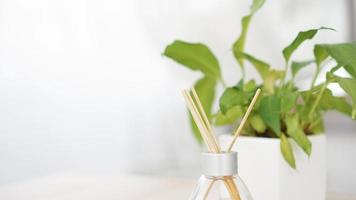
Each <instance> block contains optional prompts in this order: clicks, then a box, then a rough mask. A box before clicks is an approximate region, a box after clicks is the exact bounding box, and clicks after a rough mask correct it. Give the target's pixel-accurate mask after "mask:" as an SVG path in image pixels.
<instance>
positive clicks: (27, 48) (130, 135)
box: [0, 0, 356, 192]
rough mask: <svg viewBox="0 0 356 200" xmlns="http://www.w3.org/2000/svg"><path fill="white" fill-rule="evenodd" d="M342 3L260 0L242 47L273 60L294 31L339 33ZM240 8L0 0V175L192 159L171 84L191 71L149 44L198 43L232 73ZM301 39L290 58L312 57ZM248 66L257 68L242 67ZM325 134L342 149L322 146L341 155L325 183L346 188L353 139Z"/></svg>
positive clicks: (243, 8)
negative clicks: (322, 29) (263, 2)
mask: <svg viewBox="0 0 356 200" xmlns="http://www.w3.org/2000/svg"><path fill="white" fill-rule="evenodd" d="M347 6H348V5H347V2H346V1H333V0H329V1H322V0H317V1H307V0H298V1H285V0H274V1H272V0H271V1H268V2H267V4H266V6H265V7H264V8H263V9H262V10H261V12H260V13H259V14H257V15H256V17H255V21H254V22H253V24H252V26H251V35H250V37H249V39H248V46H247V49H248V50H249V51H250V52H254V53H255V54H256V55H257V56H258V57H260V58H263V59H266V60H268V61H269V62H270V63H271V64H273V65H275V66H277V67H280V66H281V64H282V63H283V62H282V57H281V56H280V50H281V49H282V48H283V47H284V46H286V45H287V44H288V43H289V42H290V41H291V40H292V39H293V37H294V35H295V34H296V33H297V32H298V31H299V30H303V29H308V28H314V27H320V26H322V25H323V26H331V27H334V28H335V29H337V30H338V31H337V32H335V33H329V32H323V33H321V34H320V37H318V39H317V40H316V41H318V42H323V41H328V42H342V41H346V40H348V39H349V32H350V30H349V28H348V27H349V26H348V25H349V24H348V23H349V19H348V13H347V11H348V9H347ZM247 8H248V2H247V1H246V2H245V1H244V2H242V1H235V0H224V1H216V0H189V1H188V0H174V1H173V0H171V1H165V0H151V1H144V0H137V1H130V0H120V1H114V0H103V1H93V0H63V1H45V0H32V1H26V0H11V1H10V0H0V94H1V98H0V184H6V183H9V182H14V181H21V180H26V179H30V178H34V177H38V176H45V175H48V174H52V173H56V172H61V171H69V170H82V171H83V170H85V171H92V172H95V173H129V172H146V173H148V172H152V173H156V172H157V171H158V172H159V173H160V174H164V173H165V172H164V171H169V170H171V169H187V168H188V169H189V168H190V167H196V166H197V164H198V163H197V161H196V157H197V155H198V152H199V148H198V147H197V146H196V145H195V142H194V140H193V137H192V136H191V134H190V132H189V131H190V130H189V126H188V122H187V120H186V110H185V106H184V104H183V101H182V98H181V96H180V90H181V89H182V88H185V87H188V86H190V84H191V83H192V82H193V81H194V80H195V78H197V77H198V76H199V74H196V73H191V72H189V71H188V70H185V69H183V68H182V67H178V66H177V65H176V64H174V63H173V62H171V61H169V60H168V59H165V58H162V56H161V55H160V54H161V52H162V51H163V48H164V46H165V45H166V44H168V43H170V42H171V41H173V40H174V39H176V38H182V39H185V40H188V41H200V42H204V43H206V44H208V45H209V46H210V47H211V49H212V50H213V51H214V53H215V54H216V55H217V56H218V57H219V59H220V61H221V65H222V66H223V67H224V68H223V72H224V76H225V77H226V79H227V81H228V83H229V84H234V83H235V82H236V81H237V77H239V73H240V72H239V70H238V67H237V65H236V64H235V62H234V60H233V57H232V54H231V51H230V46H231V44H232V42H233V41H234V40H235V39H236V37H237V35H238V33H239V32H240V22H239V18H240V17H241V16H243V15H244V14H245V13H246V12H247ZM310 44H311V43H310ZM310 44H309V45H305V49H304V50H302V51H299V52H298V55H297V57H302V56H304V55H310V56H311V54H310V53H311V45H310ZM309 73H310V71H304V73H303V74H301V76H300V79H307V78H308V77H307V75H308V74H309ZM248 76H249V77H254V76H256V73H255V72H254V70H253V69H249V70H248ZM301 83H303V82H301ZM338 117H339V116H338ZM342 119H344V118H342ZM346 124H347V126H349V127H350V128H348V130H351V132H355V129H354V128H355V126H354V123H353V122H351V121H346ZM335 127H336V128H335ZM335 127H334V128H335V130H336V131H338V130H340V128H338V127H341V126H339V124H335ZM332 137H333V138H335V140H332V141H345V139H342V137H341V136H335V135H333V136H332ZM346 137H349V135H348V134H346ZM352 138H353V140H347V141H354V142H355V140H356V139H355V137H353V136H352ZM333 144H334V143H333ZM335 144H336V145H339V146H341V147H340V148H341V149H345V151H342V150H340V149H339V148H338V151H337V152H336V153H335V151H332V152H331V157H333V156H338V155H340V154H341V155H345V156H350V157H348V159H347V161H346V162H347V164H348V166H349V168H347V167H346V169H347V170H350V171H345V170H344V169H345V168H343V169H340V167H339V166H340V165H342V164H340V162H338V163H334V162H330V164H331V167H330V169H331V170H332V171H330V177H331V178H332V179H331V180H330V181H329V182H330V184H329V187H330V190H335V191H346V192H354V191H353V190H352V188H354V187H355V185H356V183H355V181H354V180H355V179H356V175H355V172H354V170H352V169H354V168H352V166H355V162H354V159H353V157H352V152H354V153H355V152H356V150H355V148H353V147H352V146H353V144H354V143H347V144H346V145H348V146H345V147H342V146H343V144H344V143H343V142H339V143H335ZM350 150H351V152H350ZM345 152H346V154H345ZM332 153H335V154H332ZM342 166H343V165H342ZM350 173H353V174H351V175H352V177H354V178H353V180H351V179H349V180H347V179H346V178H347V177H350V176H349V175H350ZM176 174H177V173H176ZM340 185H342V186H343V187H340Z"/></svg>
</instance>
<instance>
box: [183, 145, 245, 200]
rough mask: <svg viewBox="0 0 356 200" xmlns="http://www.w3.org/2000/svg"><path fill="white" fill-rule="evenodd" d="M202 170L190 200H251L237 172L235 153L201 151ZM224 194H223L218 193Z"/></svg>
mask: <svg viewBox="0 0 356 200" xmlns="http://www.w3.org/2000/svg"><path fill="white" fill-rule="evenodd" d="M201 157H202V172H203V175H202V176H201V177H200V178H199V180H198V183H197V184H196V186H195V188H194V190H193V192H192V194H191V196H190V198H189V199H190V200H212V199H215V200H217V199H224V198H220V197H219V194H218V193H220V194H227V198H225V199H231V200H252V196H251V194H250V192H249V190H248V189H247V187H246V185H245V184H244V182H243V181H242V180H241V178H240V177H239V176H238V174H237V153H236V152H228V153H219V154H216V153H202V156H201ZM220 196H224V195H220Z"/></svg>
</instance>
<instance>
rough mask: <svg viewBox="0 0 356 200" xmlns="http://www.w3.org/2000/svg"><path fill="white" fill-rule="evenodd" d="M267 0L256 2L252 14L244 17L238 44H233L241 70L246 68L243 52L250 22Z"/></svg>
mask: <svg viewBox="0 0 356 200" xmlns="http://www.w3.org/2000/svg"><path fill="white" fill-rule="evenodd" d="M264 2H265V0H254V1H253V2H252V5H251V7H250V13H249V14H248V15H246V16H244V17H243V18H242V20H241V33H240V36H239V37H238V39H237V40H236V42H235V43H234V44H233V47H232V49H233V53H234V56H235V58H236V60H237V61H238V62H239V64H240V66H241V68H242V69H243V68H244V62H243V59H244V56H243V52H244V49H245V42H246V36H247V32H248V27H249V25H250V21H251V19H252V17H253V15H254V13H255V12H256V11H258V10H259V9H260V8H261V7H262V6H263V4H264Z"/></svg>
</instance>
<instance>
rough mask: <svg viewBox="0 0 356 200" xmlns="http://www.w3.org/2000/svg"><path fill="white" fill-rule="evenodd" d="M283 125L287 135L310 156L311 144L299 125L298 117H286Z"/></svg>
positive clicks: (294, 115)
mask: <svg viewBox="0 0 356 200" xmlns="http://www.w3.org/2000/svg"><path fill="white" fill-rule="evenodd" d="M285 123H286V126H287V133H288V135H289V136H290V137H291V138H292V139H293V140H294V141H295V142H296V143H297V144H298V145H299V146H300V147H301V148H302V149H303V151H304V152H305V153H306V154H307V155H308V156H310V154H311V149H312V144H311V142H310V141H309V139H308V137H307V136H306V135H305V134H304V132H303V129H302V128H301V126H300V124H299V119H298V115H296V114H293V115H287V116H286V117H285Z"/></svg>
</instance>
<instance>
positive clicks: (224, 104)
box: [219, 87, 246, 113]
mask: <svg viewBox="0 0 356 200" xmlns="http://www.w3.org/2000/svg"><path fill="white" fill-rule="evenodd" d="M245 101H246V98H245V94H244V92H243V91H242V90H241V89H239V88H237V87H230V88H226V89H225V91H224V93H223V95H222V96H221V97H220V102H219V105H220V110H221V112H222V113H226V112H227V110H229V109H230V108H232V107H234V106H236V105H244V104H245Z"/></svg>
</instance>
